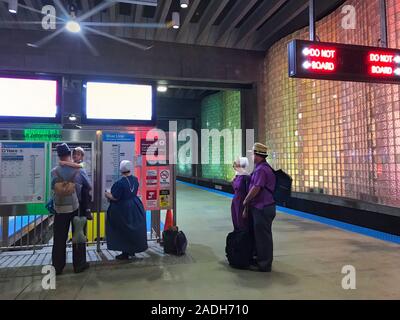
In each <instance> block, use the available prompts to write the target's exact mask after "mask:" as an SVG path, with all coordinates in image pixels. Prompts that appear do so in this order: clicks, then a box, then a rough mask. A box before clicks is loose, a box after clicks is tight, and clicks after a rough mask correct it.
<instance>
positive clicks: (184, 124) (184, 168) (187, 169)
mask: <svg viewBox="0 0 400 320" xmlns="http://www.w3.org/2000/svg"><path fill="white" fill-rule="evenodd" d="M176 121H177V129H178V132H181V131H182V130H185V129H193V120H191V119H178V120H176ZM188 140H189V137H187V138H186V141H178V145H177V148H178V150H181V149H180V148H181V147H182V146H184V145H186V143H187V141H188ZM192 141H193V140H192ZM191 156H192V155H191V154H190V152H187V153H186V157H188V158H191ZM177 160H178V165H177V170H176V171H177V174H178V176H184V177H192V176H193V170H192V164H187V163H186V159H185V162H184V163H182V162H181V161H180V160H181V159H180V158H179V157H178V159H177Z"/></svg>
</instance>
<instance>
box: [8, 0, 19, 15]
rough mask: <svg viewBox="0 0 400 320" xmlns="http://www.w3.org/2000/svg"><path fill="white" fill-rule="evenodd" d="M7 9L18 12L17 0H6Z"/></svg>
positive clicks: (14, 12)
mask: <svg viewBox="0 0 400 320" xmlns="http://www.w3.org/2000/svg"><path fill="white" fill-rule="evenodd" d="M8 11H9V12H10V13H13V14H16V13H17V12H18V0H8Z"/></svg>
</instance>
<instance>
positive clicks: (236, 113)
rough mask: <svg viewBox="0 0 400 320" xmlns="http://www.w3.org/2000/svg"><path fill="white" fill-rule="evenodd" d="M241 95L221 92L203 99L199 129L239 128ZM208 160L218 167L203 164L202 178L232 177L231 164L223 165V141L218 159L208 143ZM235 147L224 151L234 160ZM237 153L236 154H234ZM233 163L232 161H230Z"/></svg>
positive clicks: (238, 92) (225, 178)
mask: <svg viewBox="0 0 400 320" xmlns="http://www.w3.org/2000/svg"><path fill="white" fill-rule="evenodd" d="M240 105H241V95H240V91H223V92H220V93H217V94H213V95H210V96H208V97H206V98H204V99H203V101H202V107H201V127H202V129H209V130H212V129H217V130H220V131H222V130H224V129H230V130H231V131H232V133H233V130H235V129H240V128H241V117H240ZM209 146H210V147H209V160H210V163H211V161H212V160H213V162H214V161H217V160H219V161H220V163H221V164H220V165H216V164H203V165H202V177H203V178H208V179H220V180H226V181H230V180H232V179H233V177H234V171H233V169H232V164H224V152H225V148H224V146H223V139H221V147H220V159H216V157H217V156H218V155H216V154H213V153H212V147H211V139H210V141H209ZM237 149H238V148H237V146H236V147H234V145H233V144H232V145H229V146H228V147H227V148H226V150H227V152H229V153H230V158H232V159H235V158H237V157H239V156H240V152H238V151H237ZM235 153H238V154H235ZM232 162H233V160H232Z"/></svg>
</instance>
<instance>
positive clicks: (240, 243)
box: [225, 231, 253, 269]
mask: <svg viewBox="0 0 400 320" xmlns="http://www.w3.org/2000/svg"><path fill="white" fill-rule="evenodd" d="M225 252H226V257H227V258H228V262H229V264H230V266H231V267H233V268H237V269H247V268H249V266H250V263H251V259H252V257H253V244H252V239H251V236H250V234H249V232H247V231H233V232H231V233H229V234H228V236H227V238H226V248H225Z"/></svg>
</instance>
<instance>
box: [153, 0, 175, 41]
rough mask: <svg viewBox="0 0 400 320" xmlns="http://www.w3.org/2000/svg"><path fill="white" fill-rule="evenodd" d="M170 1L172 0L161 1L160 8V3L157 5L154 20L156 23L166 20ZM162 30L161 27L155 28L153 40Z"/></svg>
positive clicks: (157, 38)
mask: <svg viewBox="0 0 400 320" xmlns="http://www.w3.org/2000/svg"><path fill="white" fill-rule="evenodd" d="M171 3H172V0H165V1H164V2H163V6H162V8H161V5H159V6H158V7H157V13H156V22H157V23H164V22H166V20H167V15H168V12H169V8H171ZM163 31H164V30H162V29H157V30H155V36H154V40H159V38H160V35H161V34H162V32H163Z"/></svg>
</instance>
